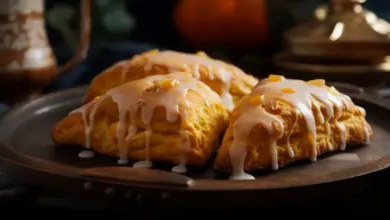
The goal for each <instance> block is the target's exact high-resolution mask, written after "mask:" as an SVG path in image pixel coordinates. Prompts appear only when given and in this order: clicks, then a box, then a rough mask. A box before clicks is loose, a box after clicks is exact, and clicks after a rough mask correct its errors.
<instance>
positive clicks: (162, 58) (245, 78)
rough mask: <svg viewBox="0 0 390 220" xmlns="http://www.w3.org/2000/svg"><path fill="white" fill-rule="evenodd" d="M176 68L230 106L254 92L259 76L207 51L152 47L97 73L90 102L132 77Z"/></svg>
mask: <svg viewBox="0 0 390 220" xmlns="http://www.w3.org/2000/svg"><path fill="white" fill-rule="evenodd" d="M176 71H184V72H189V73H191V74H192V76H193V77H195V78H196V79H199V80H200V81H202V82H203V83H205V84H206V85H208V86H209V87H210V88H211V89H212V90H214V91H215V92H216V93H218V94H219V95H220V96H221V99H222V102H223V103H224V104H225V106H227V107H228V108H229V109H232V108H233V107H234V104H235V103H236V102H237V101H238V100H239V99H240V98H241V97H243V96H244V95H246V94H248V93H250V91H251V89H252V88H253V86H255V85H256V83H257V82H258V80H257V79H256V78H255V77H253V76H251V75H249V74H246V73H245V72H244V71H242V70H241V69H239V68H238V67H236V66H234V65H232V64H228V63H226V62H223V61H220V60H216V59H213V58H211V57H209V56H207V55H206V54H205V53H203V52H198V53H196V54H190V53H182V52H177V51H169V50H167V51H159V50H152V51H148V52H145V53H142V54H139V55H136V56H134V57H133V58H131V59H129V60H123V61H120V62H117V63H116V64H114V65H113V66H112V67H110V68H108V69H106V70H104V71H102V72H101V73H100V74H99V75H97V76H96V77H95V78H94V79H93V80H92V83H91V85H90V88H89V91H88V92H87V95H86V102H89V101H91V100H93V99H94V98H95V97H97V96H100V95H102V94H104V93H105V92H106V91H107V90H109V89H111V88H114V87H116V86H118V85H121V84H124V83H127V82H129V81H133V80H137V79H141V78H144V77H147V76H151V75H163V74H169V73H172V72H176Z"/></svg>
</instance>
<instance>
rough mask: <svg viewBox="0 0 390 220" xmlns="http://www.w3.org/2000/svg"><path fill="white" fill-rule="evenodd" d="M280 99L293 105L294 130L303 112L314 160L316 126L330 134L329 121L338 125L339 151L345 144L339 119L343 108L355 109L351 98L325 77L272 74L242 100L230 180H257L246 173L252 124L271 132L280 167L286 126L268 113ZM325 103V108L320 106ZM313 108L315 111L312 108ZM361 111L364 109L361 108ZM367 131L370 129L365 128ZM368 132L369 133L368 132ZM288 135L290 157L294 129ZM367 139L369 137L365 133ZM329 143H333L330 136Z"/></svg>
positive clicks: (275, 159)
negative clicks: (280, 142) (280, 145)
mask: <svg viewBox="0 0 390 220" xmlns="http://www.w3.org/2000/svg"><path fill="white" fill-rule="evenodd" d="M278 102H285V103H287V104H289V105H291V106H293V107H294V112H293V114H294V122H293V128H292V129H291V130H293V129H294V128H295V126H297V120H298V115H299V114H300V115H302V116H303V118H304V120H305V122H306V129H307V132H309V135H310V136H309V138H310V141H311V160H312V161H316V160H317V154H318V153H317V146H316V138H317V131H316V125H317V124H321V125H324V126H325V132H326V134H327V136H328V137H329V136H330V135H332V134H331V133H332V130H331V129H330V125H329V123H330V122H332V123H334V124H335V125H336V128H337V131H336V132H338V133H339V135H340V137H341V138H340V139H341V140H340V143H338V146H339V148H340V150H344V149H345V147H346V139H347V131H346V128H345V126H344V124H343V123H342V122H340V121H339V119H340V117H341V116H342V113H343V111H344V110H350V109H351V108H354V104H353V102H352V100H351V99H350V98H349V97H348V96H346V95H344V94H341V93H339V92H338V91H337V90H336V89H335V88H334V87H327V86H326V85H325V81H324V80H312V81H308V82H305V81H302V80H293V79H286V78H284V77H283V76H279V75H270V76H269V77H268V79H266V80H265V81H263V82H262V83H259V84H258V85H257V86H256V87H255V88H254V89H253V90H252V93H251V94H250V95H248V96H247V97H246V98H244V99H243V102H242V103H241V105H240V106H239V107H238V109H237V110H238V114H239V116H238V118H237V120H236V121H235V122H234V124H233V126H234V133H233V135H234V140H233V143H232V146H231V147H230V149H229V154H230V158H231V163H232V167H233V172H232V175H231V177H230V179H235V180H242V179H254V177H253V176H251V175H250V174H247V173H245V172H244V164H245V163H244V161H245V156H246V153H247V152H246V146H247V142H246V140H247V139H248V136H249V134H250V132H251V131H252V129H253V127H255V126H256V125H258V124H261V125H262V126H263V127H264V128H265V129H266V131H267V132H268V138H267V140H263V141H262V143H264V144H265V145H266V146H265V147H267V148H268V149H270V153H271V157H272V168H273V169H274V170H277V169H278V168H279V165H278V151H277V148H276V143H277V141H278V140H279V139H280V138H281V137H283V134H284V132H285V128H284V125H283V122H282V120H281V119H280V118H279V117H277V116H276V115H274V114H271V113H269V112H267V110H266V109H276V107H277V105H278ZM321 105H322V106H325V109H322V110H321V108H320V106H321ZM312 109H313V110H312ZM359 109H361V111H362V113H363V112H365V111H364V109H362V108H360V107H359ZM365 130H367V128H366V129H365ZM366 133H367V134H368V132H366ZM285 136H286V137H287V150H288V153H289V156H290V157H294V151H293V149H292V147H291V145H290V142H289V138H290V136H291V132H290V133H289V134H286V135H285ZM366 136H367V137H366V138H367V139H368V138H369V137H368V135H366ZM327 145H328V147H330V148H333V147H334V146H332V145H331V142H330V141H329V139H328V140H327Z"/></svg>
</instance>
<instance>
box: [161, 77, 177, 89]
mask: <svg viewBox="0 0 390 220" xmlns="http://www.w3.org/2000/svg"><path fill="white" fill-rule="evenodd" d="M158 84H159V86H160V87H161V88H163V89H166V90H171V89H173V88H174V87H175V86H177V85H179V84H180V82H179V81H178V80H176V79H163V80H160V81H158Z"/></svg>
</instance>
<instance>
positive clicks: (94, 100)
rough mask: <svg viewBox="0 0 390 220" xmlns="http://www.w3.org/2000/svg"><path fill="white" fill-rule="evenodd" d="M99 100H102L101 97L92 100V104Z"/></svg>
mask: <svg viewBox="0 0 390 220" xmlns="http://www.w3.org/2000/svg"><path fill="white" fill-rule="evenodd" d="M99 99H100V96H96V97H95V98H94V99H93V100H92V102H93V103H95V102H97V101H98V100H99Z"/></svg>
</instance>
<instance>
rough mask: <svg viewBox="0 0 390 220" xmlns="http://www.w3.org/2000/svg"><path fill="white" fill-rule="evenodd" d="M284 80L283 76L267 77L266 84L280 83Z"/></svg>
mask: <svg viewBox="0 0 390 220" xmlns="http://www.w3.org/2000/svg"><path fill="white" fill-rule="evenodd" d="M283 79H284V77H283V76H281V75H273V74H271V75H269V76H268V82H279V81H282V80H283Z"/></svg>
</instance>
